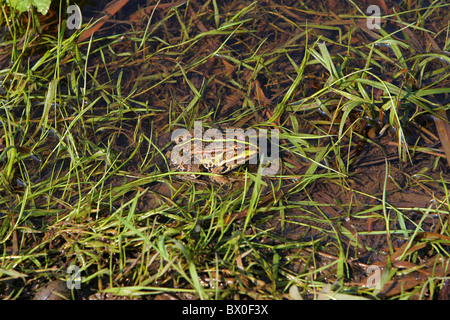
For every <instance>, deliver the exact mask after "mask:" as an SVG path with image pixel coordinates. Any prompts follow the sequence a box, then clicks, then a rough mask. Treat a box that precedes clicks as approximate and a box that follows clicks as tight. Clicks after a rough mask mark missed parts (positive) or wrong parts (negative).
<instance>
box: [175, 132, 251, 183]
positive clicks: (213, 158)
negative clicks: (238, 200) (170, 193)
mask: <svg viewBox="0 0 450 320" xmlns="http://www.w3.org/2000/svg"><path fill="white" fill-rule="evenodd" d="M211 130H212V131H211ZM237 130H241V131H237ZM225 131H226V132H227V134H226V135H225V137H224V135H223V133H222V132H221V131H220V130H218V129H215V128H211V129H208V130H207V131H206V132H205V133H203V132H201V131H194V130H190V131H185V132H184V134H181V135H179V136H177V137H175V139H173V140H174V141H175V143H176V146H174V148H173V149H172V150H171V151H168V152H167V153H166V157H167V158H168V159H169V163H170V167H171V168H172V169H173V170H174V171H179V172H186V174H183V175H181V178H183V179H188V180H193V181H196V182H200V183H202V181H203V180H200V174H198V173H201V172H207V173H212V174H213V175H208V176H209V177H210V179H211V180H212V181H213V182H217V183H220V184H224V183H227V182H231V181H232V180H233V179H232V178H231V177H228V176H227V175H225V174H226V173H228V172H230V171H232V170H234V169H236V168H238V167H240V166H242V165H244V164H245V163H247V162H249V161H250V160H252V159H254V158H255V157H256V156H257V154H258V152H259V148H258V146H257V144H256V143H255V141H256V140H252V139H251V138H250V139H248V140H249V141H248V142H246V141H245V136H243V135H240V136H235V135H234V133H235V132H238V134H243V131H242V129H237V128H226V129H225ZM230 132H231V133H233V134H230ZM238 137H239V138H238ZM175 148H177V149H178V150H183V152H188V153H187V154H186V156H181V157H180V156H178V157H177V156H175V155H174V154H173V151H175ZM178 153H179V151H178Z"/></svg>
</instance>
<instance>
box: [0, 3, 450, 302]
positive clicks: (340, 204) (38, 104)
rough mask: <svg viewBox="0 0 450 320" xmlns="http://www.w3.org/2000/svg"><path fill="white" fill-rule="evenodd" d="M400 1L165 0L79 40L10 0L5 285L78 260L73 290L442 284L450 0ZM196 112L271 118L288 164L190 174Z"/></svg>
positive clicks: (39, 280)
mask: <svg viewBox="0 0 450 320" xmlns="http://www.w3.org/2000/svg"><path fill="white" fill-rule="evenodd" d="M331 2H333V1H331ZM158 4H159V3H158ZM403 6H405V7H402V6H400V7H399V8H400V9H402V10H396V11H393V12H392V13H391V14H387V15H385V16H383V21H382V22H383V24H382V29H380V30H379V31H378V32H376V31H374V30H369V29H367V27H366V25H365V21H366V20H365V19H366V18H367V17H365V15H364V12H365V8H359V7H358V6H357V5H356V4H355V3H353V2H346V5H345V6H343V8H345V9H346V12H345V13H344V12H337V13H336V14H337V16H336V17H334V18H333V19H334V20H333V19H332V18H329V17H328V18H327V15H326V14H325V13H324V12H325V10H324V8H322V7H321V4H316V3H309V4H305V6H304V7H298V4H297V2H294V1H293V2H292V3H291V4H290V5H288V4H286V5H276V6H275V5H273V6H271V5H266V6H263V5H261V4H259V3H258V2H243V3H242V4H239V5H238V4H236V3H234V2H231V1H230V3H229V2H227V1H225V2H220V3H219V2H217V1H214V0H213V1H209V2H207V3H206V4H205V5H204V6H200V5H197V4H192V3H190V2H186V3H184V2H183V3H181V2H180V3H176V4H170V3H165V4H161V6H160V7H158V5H155V6H151V7H150V11H146V10H144V11H142V12H141V13H139V12H140V11H138V13H139V14H134V15H132V17H133V18H131V15H130V16H128V15H127V19H128V18H129V19H130V24H131V25H132V28H130V26H129V25H128V24H120V23H119V22H117V21H116V22H111V25H110V28H111V30H112V31H109V33H101V32H100V33H98V34H97V33H96V34H94V35H95V36H94V37H93V38H92V39H89V40H85V41H80V42H78V36H79V33H80V32H81V31H77V32H75V33H74V34H72V35H70V34H69V32H68V31H67V30H64V28H65V24H64V23H63V21H61V22H62V23H59V22H60V21H59V20H58V14H56V16H55V14H53V15H50V16H42V15H39V14H37V13H35V12H33V11H30V12H28V13H26V14H23V15H17V16H14V15H15V13H14V12H10V9H9V8H8V7H6V6H5V5H2V15H1V16H0V26H1V27H2V31H1V33H0V39H1V45H0V80H1V81H0V102H1V106H0V121H1V133H0V151H1V152H2V153H1V155H0V169H1V175H0V179H1V184H0V244H1V249H0V252H1V255H0V295H1V297H2V298H3V299H29V298H31V297H33V296H34V295H35V293H36V291H37V290H38V289H39V288H41V287H42V286H43V285H44V284H45V283H48V282H53V281H58V280H59V281H67V280H74V279H75V280H76V279H78V278H75V277H73V276H74V274H73V273H71V272H68V270H72V269H69V267H70V266H75V267H76V271H77V273H76V275H77V276H81V289H74V290H72V291H71V296H70V297H71V298H76V299H112V298H117V297H121V296H124V297H141V298H147V299H328V298H333V299H356V298H370V299H437V298H438V297H443V295H442V292H445V288H446V287H445V286H448V275H449V273H450V272H449V266H448V263H449V261H450V260H449V250H448V244H449V242H450V228H449V224H448V221H449V220H448V212H449V211H448V209H449V204H448V199H449V196H448V190H447V184H448V181H449V176H448V166H447V163H445V162H443V160H444V159H445V158H446V156H445V153H444V152H443V151H442V150H441V149H440V148H442V149H445V146H444V142H443V141H444V140H442V139H443V138H442V137H441V135H440V134H439V133H436V128H435V127H434V126H432V125H433V124H434V122H433V121H434V119H436V118H438V119H443V120H446V116H443V115H442V113H441V112H440V111H444V114H445V111H446V110H447V109H448V93H449V92H450V87H449V85H448V83H449V82H448V81H449V78H448V75H449V72H448V71H449V62H450V59H449V57H448V51H449V45H450V41H449V38H448V32H449V29H448V25H446V24H445V23H442V21H441V20H440V19H441V18H440V17H442V16H447V17H448V5H447V4H445V2H440V1H436V2H434V3H433V4H432V6H429V7H427V8H422V7H421V4H420V2H416V3H411V2H408V4H403ZM407 6H409V7H408V8H406V7H407ZM62 12H64V11H62ZM123 14H125V13H123ZM11 15H13V18H12V19H9V17H10V16H11ZM419 16H420V19H415V18H416V17H419ZM447 20H448V19H447ZM84 26H85V30H88V29H89V27H90V25H89V24H85V25H84ZM388 30H393V31H388ZM100 31H101V30H100ZM106 32H108V31H106ZM419 39H427V43H428V44H429V46H424V45H422V44H421V41H419ZM197 120H202V121H203V124H204V125H208V126H218V125H220V126H221V127H222V128H226V127H244V128H246V127H249V126H251V127H254V128H261V129H275V128H276V129H278V130H279V131H280V135H279V139H280V150H279V155H280V159H281V167H280V171H279V172H278V173H277V174H276V175H273V176H261V171H260V170H261V168H259V169H258V166H254V167H252V166H251V165H249V166H248V167H243V168H240V169H239V170H236V171H235V172H232V173H230V174H228V176H232V177H233V178H236V181H235V182H233V183H231V182H230V183H225V184H217V183H213V182H209V180H207V176H208V175H212V174H209V173H202V175H201V178H200V181H202V182H203V183H196V182H192V181H185V180H180V179H179V176H180V175H181V173H180V172H176V171H174V170H172V169H171V168H170V167H169V163H168V160H167V159H166V157H165V154H166V151H168V150H169V149H170V147H171V141H170V136H171V133H172V132H173V131H174V130H175V129H176V128H180V127H181V128H188V129H190V128H192V126H193V124H194V121H197ZM440 139H441V143H442V146H440V145H439V144H438V142H439V140H440ZM237 171H238V172H239V174H238V173H237ZM205 181H208V182H206V183H205ZM447 290H448V289H447ZM443 298H445V297H443ZM447 298H448V297H447Z"/></svg>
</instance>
